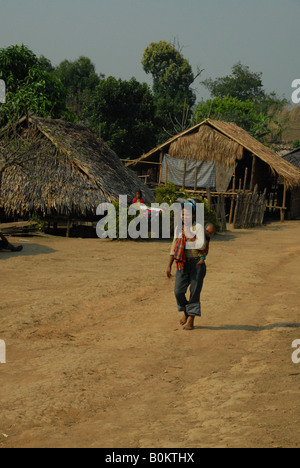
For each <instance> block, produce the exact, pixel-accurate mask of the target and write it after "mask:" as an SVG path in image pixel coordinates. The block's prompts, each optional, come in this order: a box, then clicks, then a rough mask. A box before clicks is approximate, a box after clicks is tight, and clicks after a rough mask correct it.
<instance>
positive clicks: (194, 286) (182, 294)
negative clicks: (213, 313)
mask: <svg viewBox="0 0 300 468" xmlns="http://www.w3.org/2000/svg"><path fill="white" fill-rule="evenodd" d="M198 262H199V258H191V259H187V262H186V263H185V266H184V269H183V270H180V271H177V272H176V281H175V297H176V300H177V309H178V312H185V313H186V314H187V315H191V316H198V317H201V303H200V295H201V291H202V286H203V281H204V278H205V275H206V265H205V263H202V264H201V265H198V264H197V263H198ZM189 286H190V299H189V301H188V300H187V298H186V293H187V290H188V287H189Z"/></svg>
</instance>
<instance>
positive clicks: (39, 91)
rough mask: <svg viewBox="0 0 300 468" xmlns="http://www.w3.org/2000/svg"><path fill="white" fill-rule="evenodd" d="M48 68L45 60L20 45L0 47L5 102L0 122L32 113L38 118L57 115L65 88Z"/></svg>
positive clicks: (60, 110)
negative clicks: (5, 93)
mask: <svg viewBox="0 0 300 468" xmlns="http://www.w3.org/2000/svg"><path fill="white" fill-rule="evenodd" d="M47 67H48V69H49V61H48V62H47V66H46V62H45V59H42V60H41V61H39V59H38V58H37V57H36V56H35V55H34V53H33V52H32V51H30V50H29V49H28V48H27V47H25V46H24V45H22V46H18V45H17V46H11V47H8V48H7V49H1V50H0V78H1V79H3V80H4V81H5V83H6V88H7V95H6V104H5V105H4V106H2V107H1V115H0V125H1V126H3V125H5V124H7V123H8V122H10V121H14V120H17V119H19V118H20V117H22V116H23V115H24V114H26V113H27V112H32V113H34V114H36V115H39V116H42V117H48V116H51V117H53V118H57V117H61V116H62V115H63V114H64V112H65V110H66V108H65V90H64V87H63V85H62V83H61V81H60V80H59V79H58V78H56V77H54V76H53V75H52V73H50V72H49V71H46V68H47Z"/></svg>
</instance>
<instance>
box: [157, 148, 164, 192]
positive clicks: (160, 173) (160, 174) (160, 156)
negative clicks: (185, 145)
mask: <svg viewBox="0 0 300 468" xmlns="http://www.w3.org/2000/svg"><path fill="white" fill-rule="evenodd" d="M163 157H164V153H163V151H161V152H160V155H159V162H160V168H159V176H158V185H160V184H161V177H162V162H163Z"/></svg>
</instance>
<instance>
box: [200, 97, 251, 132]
mask: <svg viewBox="0 0 300 468" xmlns="http://www.w3.org/2000/svg"><path fill="white" fill-rule="evenodd" d="M206 118H211V119H215V120H224V121H226V122H234V123H236V124H237V125H239V126H240V127H242V128H244V129H245V130H247V131H249V130H250V129H251V128H252V127H253V126H254V125H256V123H257V122H258V115H257V112H256V110H255V105H254V104H253V102H251V101H249V100H247V101H240V100H239V99H238V98H237V97H231V96H225V97H223V98H219V97H217V98H215V99H209V100H207V101H206V102H201V103H199V104H198V105H197V106H196V109H195V111H194V117H193V119H194V122H195V124H196V123H198V122H202V121H203V120H205V119H206Z"/></svg>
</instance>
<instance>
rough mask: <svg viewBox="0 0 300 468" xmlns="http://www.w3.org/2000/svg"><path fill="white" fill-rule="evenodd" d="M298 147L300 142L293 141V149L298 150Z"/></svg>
mask: <svg viewBox="0 0 300 468" xmlns="http://www.w3.org/2000/svg"><path fill="white" fill-rule="evenodd" d="M299 147H300V140H295V141H294V143H293V148H294V149H296V148H299Z"/></svg>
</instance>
